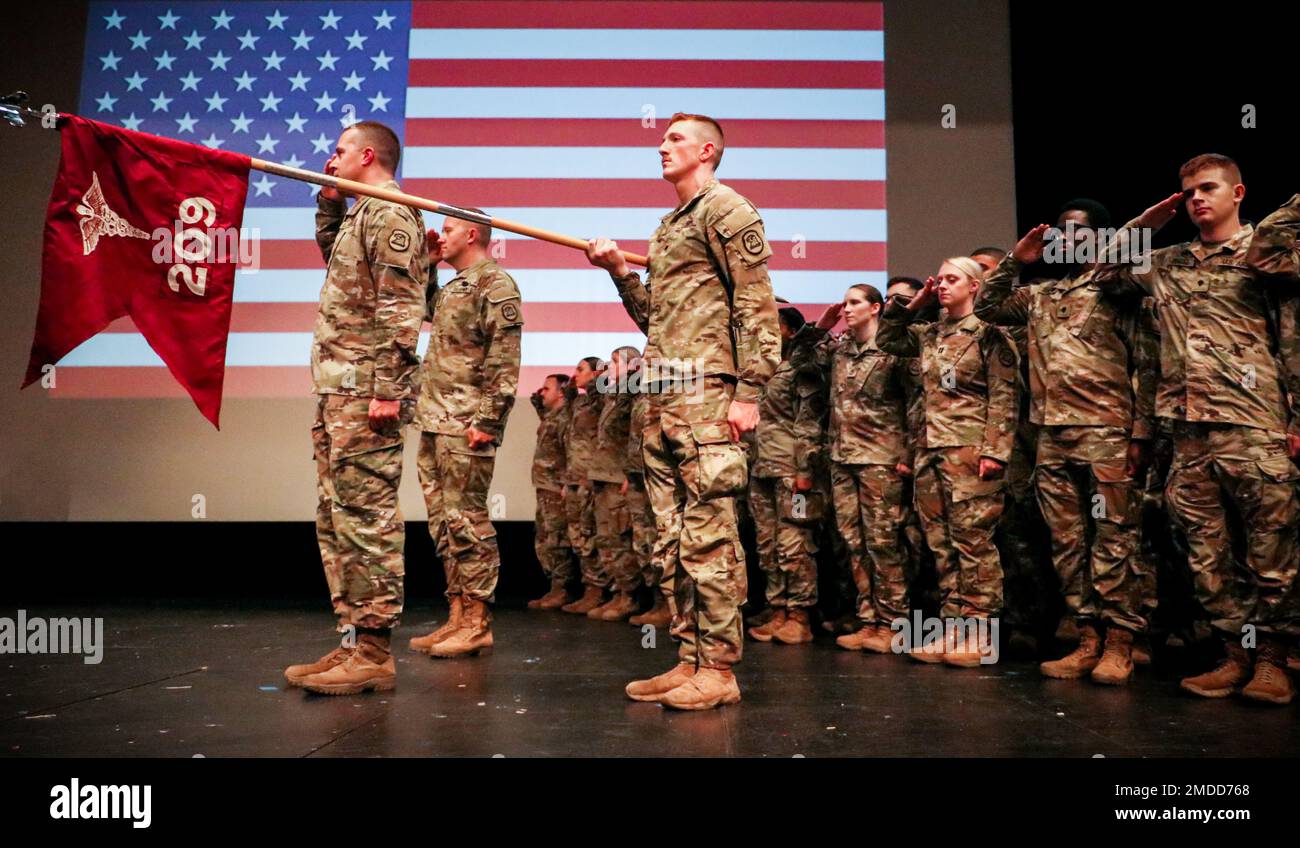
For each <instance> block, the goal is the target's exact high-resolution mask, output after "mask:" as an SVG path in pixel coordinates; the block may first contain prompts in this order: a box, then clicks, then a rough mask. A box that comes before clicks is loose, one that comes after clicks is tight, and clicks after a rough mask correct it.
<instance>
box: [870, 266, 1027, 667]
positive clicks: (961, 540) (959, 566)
mask: <svg viewBox="0 0 1300 848" xmlns="http://www.w3.org/2000/svg"><path fill="white" fill-rule="evenodd" d="M981 276H982V274H981V268H980V266H979V265H978V263H976V262H975V260H973V259H971V258H969V257H965V256H962V257H954V258H952V259H947V260H945V261H944V263H943V264H942V265H941V266H940V267H939V271H938V273H937V274H936V275H935V276H933V277H931V278H929V279H928V280H926V281H925V287H924V288H923V289H922V290H921V293H920V294H918V295H917V296H916V297H914V298H912V300H911V302H910V303H908V304H907V305H903V304H902V303H898V302H895V303H891V304H890V305H889V306H888V307H887V308H886V309H885V311H884V314H883V315H882V316H881V323H880V330H879V332H878V333H877V335H876V343H877V344H878V345H879V346H880V349H881V350H883V351H885V352H887V353H892V354H895V355H897V356H902V357H919V358H920V360H921V379H922V381H923V382H924V386H925V428H924V432H923V433H920V434H918V438H917V441H918V448H919V449H918V451H917V456H916V465H915V468H916V487H915V496H914V498H915V505H916V510H917V512H918V513H919V515H920V517H921V524H922V526H923V527H924V528H925V535H926V540H927V541H928V542H929V545H930V548H931V550H933V551H934V556H935V561H936V564H937V566H938V570H939V589H940V597H941V603H942V606H941V609H940V615H941V616H942V617H943V618H944V620H945V637H946V638H945V639H944V640H943V642H942V644H941V645H938V646H934V645H927V646H926V648H925V649H923V650H917V649H916V648H915V641H914V648H913V651H912V656H913V657H915V658H916V659H919V660H922V661H924V662H940V661H942V662H946V663H948V664H949V665H954V666H961V667H975V666H978V665H980V664H981V662H982V661H983V662H988V661H996V654H995V653H993V652H994V651H996V646H981V645H979V644H972V643H971V639H969V638H963V639H960V640H956V639H954V638H953V636H954V634H955V633H956V632H961V633H963V634H964V635H965V636H967V637H969V636H970V635H971V631H972V628H970V627H969V622H970V621H971V620H972V619H974V620H976V622H975V623H976V624H979V622H978V620H979V619H989V618H992V617H994V616H996V615H997V614H998V611H999V609H1000V608H1001V606H1002V566H1001V564H1000V562H999V559H998V550H997V548H996V547H995V546H994V544H993V532H994V530H995V529H996V526H997V522H998V518H999V517H1000V516H1001V515H1002V498H1003V477H1004V471H1005V468H1006V464H1007V460H1008V459H1009V458H1010V456H1011V449H1012V445H1013V442H1014V440H1015V434H1016V421H1017V411H1018V402H1019V385H1018V382H1017V381H1018V364H1017V360H1016V352H1015V348H1014V347H1013V346H1012V344H1011V343H1010V341H1009V340H1008V339H1007V338H1006V337H1005V336H1004V335H1003V333H1002V331H1001V330H999V329H998V328H997V327H996V326H994V325H992V324H988V323H986V322H984V321H981V320H980V319H979V318H977V317H976V316H975V295H976V293H977V292H978V291H979V286H980V279H981ZM936 298H937V299H938V302H939V305H940V307H941V308H942V312H941V313H940V317H939V320H938V321H935V322H933V323H931V324H926V325H925V326H921V327H918V326H913V324H912V322H913V320H914V318H915V317H916V316H917V314H918V313H919V312H920V311H921V310H922V309H924V308H925V307H926V306H928V305H929V304H930V303H932V302H933V301H934V300H935V299H936ZM957 618H961V619H963V620H965V622H966V623H967V626H966V627H964V628H960V629H959V622H956V621H954V619H957ZM995 632H996V631H995ZM915 638H916V637H915V635H914V636H913V639H914V640H915Z"/></svg>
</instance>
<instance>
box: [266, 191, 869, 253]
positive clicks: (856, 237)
mask: <svg viewBox="0 0 1300 848" xmlns="http://www.w3.org/2000/svg"><path fill="white" fill-rule="evenodd" d="M448 202H451V201H448ZM487 211H488V213H489V214H490V215H494V216H496V217H498V218H506V219H508V220H513V221H518V222H520V223H524V224H532V225H533V226H537V227H545V228H546V229H549V230H555V231H557V232H561V233H565V234H566V235H571V236H577V237H578V238H593V237H595V236H604V237H607V238H612V239H615V240H623V241H633V240H636V241H639V240H642V239H648V238H650V236H651V234H652V233H654V231H655V228H656V227H658V226H659V219H660V218H662V217H663V215H664V210H663V209H635V208H634V209H621V208H610V209H598V208H589V207H583V208H578V207H569V206H562V207H547V206H520V207H500V208H496V209H489V210H487ZM760 211H761V212H762V215H763V225H764V227H765V228H766V230H767V237H768V239H769V240H772V241H791V240H794V238H795V237H796V236H801V237H803V239H804V240H806V241H811V242H818V241H849V242H881V241H884V240H885V229H886V227H885V217H886V216H885V210H883V209H763V210H760ZM424 220H425V224H426V225H427V226H429V227H433V226H438V227H441V226H442V216H441V215H435V214H433V213H432V212H426V213H424ZM244 226H245V227H247V228H250V229H252V230H254V231H255V234H256V236H257V237H260V238H263V239H307V238H309V237H311V235H312V233H313V232H314V229H313V217H312V210H310V209H307V208H298V207H267V206H255V207H252V208H250V209H248V210H247V211H246V212H245V213H244ZM494 236H495V237H498V238H502V239H506V240H513V239H524V238H527V236H520V235H515V234H514V233H507V232H505V231H504V230H497V231H496V232H495V233H494ZM506 264H507V265H508V264H509V263H508V262H507V263H506Z"/></svg>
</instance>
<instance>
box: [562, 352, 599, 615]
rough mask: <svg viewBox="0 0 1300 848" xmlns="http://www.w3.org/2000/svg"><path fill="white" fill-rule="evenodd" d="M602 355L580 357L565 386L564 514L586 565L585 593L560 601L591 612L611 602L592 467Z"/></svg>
mask: <svg viewBox="0 0 1300 848" xmlns="http://www.w3.org/2000/svg"><path fill="white" fill-rule="evenodd" d="M601 368H602V364H601V361H600V357H597V356H588V357H587V358H586V359H583V360H582V361H581V362H579V363H578V367H577V368H575V369H574V370H573V376H572V377H570V378H569V384H568V385H567V386H565V387H564V396H565V398H566V400H567V404H566V406H567V409H568V413H569V414H568V420H567V421H566V422H565V425H564V455H565V470H564V517H565V521H566V523H567V524H568V528H569V545H570V546H572V548H573V552H574V553H575V554H577V555H578V564H579V566H580V567H581V570H582V597H580V598H578V599H577V600H575V601H573V602H571V603H567V604H565V605H564V606H562V607H560V609H561V610H563V611H564V612H567V613H573V614H574V615H586V614H587V613H589V612H591V611H592V610H593V609H595V608H596V607H598V606H600V605H601V604H603V603H604V602H605V587H607V586H608V585H609V584H610V575H609V574H607V573H606V572H605V570H604V568H603V565H604V561H603V560H601V558H600V557H599V555H598V554H597V552H596V504H595V500H594V498H593V492H592V487H591V480H589V479H588V478H587V469H588V468H590V467H591V463H592V460H593V454H594V452H595V448H596V428H597V427H598V426H599V424H600V398H599V396H598V395H597V394H596V391H595V380H596V377H597V376H598V375H599V374H600V371H601Z"/></svg>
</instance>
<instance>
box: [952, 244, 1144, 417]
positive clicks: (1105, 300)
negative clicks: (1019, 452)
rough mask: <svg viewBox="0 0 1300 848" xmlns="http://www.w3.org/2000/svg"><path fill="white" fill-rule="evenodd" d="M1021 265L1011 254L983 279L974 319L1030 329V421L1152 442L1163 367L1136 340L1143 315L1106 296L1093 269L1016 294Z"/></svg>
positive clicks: (1023, 287)
mask: <svg viewBox="0 0 1300 848" xmlns="http://www.w3.org/2000/svg"><path fill="white" fill-rule="evenodd" d="M1022 267H1023V266H1022V265H1021V263H1020V262H1019V261H1018V260H1017V259H1016V258H1015V257H1014V256H1012V255H1011V254H1007V255H1006V256H1005V257H1004V258H1003V259H1002V261H1001V262H999V263H998V265H997V267H995V268H994V269H993V270H991V271H990V272H989V273H988V275H987V276H985V278H984V284H983V285H982V286H981V287H980V294H979V298H978V300H976V302H975V315H976V316H977V317H979V318H980V319H981V320H984V321H987V322H989V323H990V324H998V325H1003V326H1011V327H1028V330H1029V335H1028V345H1027V346H1028V351H1029V389H1030V405H1029V420H1030V421H1032V422H1033V423H1035V424H1040V425H1045V426H1049V427H1078V426H1107V427H1122V428H1124V429H1126V430H1129V431H1130V433H1131V438H1134V439H1144V440H1145V439H1151V438H1152V437H1153V435H1154V427H1155V386H1156V380H1157V379H1158V376H1159V363H1158V362H1157V361H1153V360H1151V359H1150V358H1148V357H1147V356H1146V353H1147V352H1148V351H1149V348H1147V347H1145V346H1143V345H1141V344H1140V343H1139V340H1138V339H1137V334H1138V333H1139V332H1140V329H1139V317H1140V316H1139V314H1138V310H1136V309H1134V308H1131V307H1130V308H1128V309H1124V308H1123V307H1124V306H1125V304H1122V303H1121V304H1117V303H1115V302H1114V301H1113V299H1112V298H1110V297H1106V296H1104V295H1103V294H1102V292H1101V289H1100V287H1099V286H1098V285H1097V284H1096V283H1095V282H1093V279H1092V277H1093V274H1092V272H1091V271H1084V272H1083V273H1082V274H1079V275H1077V276H1074V277H1066V278H1065V279H1062V280H1052V281H1047V282H1036V283H1032V284H1030V285H1027V286H1021V287H1020V288H1018V289H1015V290H1014V291H1013V290H1012V288H1011V284H1012V281H1013V280H1014V279H1015V278H1016V276H1017V275H1018V274H1019V273H1020V270H1021V268H1022ZM1136 305H1137V304H1136V303H1134V304H1132V306H1136Z"/></svg>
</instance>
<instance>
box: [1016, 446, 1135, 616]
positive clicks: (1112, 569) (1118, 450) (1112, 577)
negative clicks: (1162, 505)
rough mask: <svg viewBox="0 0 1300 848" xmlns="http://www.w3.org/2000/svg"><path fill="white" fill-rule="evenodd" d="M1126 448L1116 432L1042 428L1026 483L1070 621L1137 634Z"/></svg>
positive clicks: (1132, 485)
mask: <svg viewBox="0 0 1300 848" xmlns="http://www.w3.org/2000/svg"><path fill="white" fill-rule="evenodd" d="M1128 444H1129V434H1128V430H1127V429H1125V428H1122V427H1044V428H1043V429H1042V432H1041V433H1040V434H1039V438H1038V467H1037V468H1036V469H1035V471H1034V482H1035V485H1036V486H1037V487H1038V504H1039V507H1040V508H1041V509H1042V511H1043V518H1044V519H1045V520H1046V521H1047V526H1048V527H1049V528H1050V529H1051V536H1052V561H1053V564H1054V565H1055V566H1056V574H1057V576H1058V577H1059V578H1060V580H1061V592H1062V594H1063V595H1064V597H1065V603H1066V606H1067V607H1068V608H1069V611H1070V614H1071V615H1072V616H1074V617H1075V618H1076V619H1090V620H1094V619H1101V620H1103V621H1105V622H1106V623H1107V624H1111V625H1116V626H1119V627H1122V628H1124V629H1125V630H1130V631H1133V632H1134V633H1141V632H1144V631H1145V630H1146V628H1147V621H1146V619H1145V618H1144V617H1143V615H1142V613H1141V610H1140V608H1139V606H1140V596H1139V590H1140V587H1139V584H1138V580H1137V574H1136V572H1135V571H1134V565H1135V563H1136V561H1137V558H1138V532H1139V529H1140V527H1139V523H1138V519H1139V515H1140V512H1139V509H1140V504H1139V501H1138V492H1137V485H1136V483H1135V482H1134V480H1133V479H1132V478H1131V477H1129V476H1128V470H1127V468H1126V466H1127V464H1128ZM1090 519H1091V520H1090ZM1090 537H1091V539H1092V546H1091V548H1089V546H1088V540H1089V538H1090Z"/></svg>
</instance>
